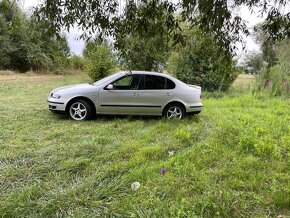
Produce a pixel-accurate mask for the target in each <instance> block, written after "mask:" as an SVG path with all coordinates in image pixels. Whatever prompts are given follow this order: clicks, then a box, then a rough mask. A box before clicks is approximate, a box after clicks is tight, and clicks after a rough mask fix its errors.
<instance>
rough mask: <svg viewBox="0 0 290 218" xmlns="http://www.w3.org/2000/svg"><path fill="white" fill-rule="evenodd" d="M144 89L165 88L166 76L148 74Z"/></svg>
mask: <svg viewBox="0 0 290 218" xmlns="http://www.w3.org/2000/svg"><path fill="white" fill-rule="evenodd" d="M144 89H165V78H164V77H161V76H154V75H146V76H145V78H144Z"/></svg>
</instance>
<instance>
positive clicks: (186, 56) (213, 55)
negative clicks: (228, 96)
mask: <svg viewBox="0 0 290 218" xmlns="http://www.w3.org/2000/svg"><path fill="white" fill-rule="evenodd" d="M186 41H187V44H186V46H185V47H179V48H178V49H177V50H176V51H175V52H174V53H173V54H172V55H171V57H170V59H169V68H168V70H169V72H171V73H174V74H175V75H176V77H177V78H178V79H180V80H182V81H184V82H186V83H190V84H197V85H200V86H201V87H202V88H203V89H205V90H208V91H215V90H218V91H226V90H227V89H228V88H229V87H230V85H231V84H232V82H233V81H234V80H235V79H236V77H237V72H236V70H235V67H234V62H233V60H232V58H231V54H230V53H227V52H226V51H224V52H223V53H222V52H221V51H220V50H219V48H218V46H217V45H216V43H215V41H214V40H213V38H212V37H211V36H208V35H204V34H202V33H201V32H200V31H199V30H190V31H189V32H188V33H187V40H186Z"/></svg>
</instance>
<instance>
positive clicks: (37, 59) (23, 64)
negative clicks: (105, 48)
mask: <svg viewBox="0 0 290 218" xmlns="http://www.w3.org/2000/svg"><path fill="white" fill-rule="evenodd" d="M0 12H1V14H0V26H1V29H0V33H1V35H0V42H1V47H0V68H1V69H11V70H17V71H20V72H25V71H28V70H30V69H31V70H43V69H53V68H57V67H60V66H63V65H64V64H65V62H66V60H67V58H68V56H69V52H70V51H69V47H68V44H67V41H66V38H65V36H58V37H57V36H55V35H49V34H48V32H47V29H48V28H47V26H46V23H45V22H37V21H36V20H35V19H34V18H33V17H32V18H28V17H26V15H25V14H24V13H23V12H22V11H21V9H20V8H19V7H18V5H17V4H13V3H10V2H9V1H8V0H4V1H2V2H1V3H0Z"/></svg>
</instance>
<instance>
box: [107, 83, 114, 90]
mask: <svg viewBox="0 0 290 218" xmlns="http://www.w3.org/2000/svg"><path fill="white" fill-rule="evenodd" d="M106 89H108V90H112V89H114V85H112V84H109V85H107V87H106Z"/></svg>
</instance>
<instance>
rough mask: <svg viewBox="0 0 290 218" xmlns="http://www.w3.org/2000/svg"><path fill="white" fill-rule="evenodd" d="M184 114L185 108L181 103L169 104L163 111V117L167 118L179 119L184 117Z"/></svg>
mask: <svg viewBox="0 0 290 218" xmlns="http://www.w3.org/2000/svg"><path fill="white" fill-rule="evenodd" d="M185 115H186V113H185V109H184V107H183V106H182V105H181V104H169V105H167V106H166V107H165V109H164V111H163V117H164V118H166V119H168V120H171V119H181V118H183V117H185Z"/></svg>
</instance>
